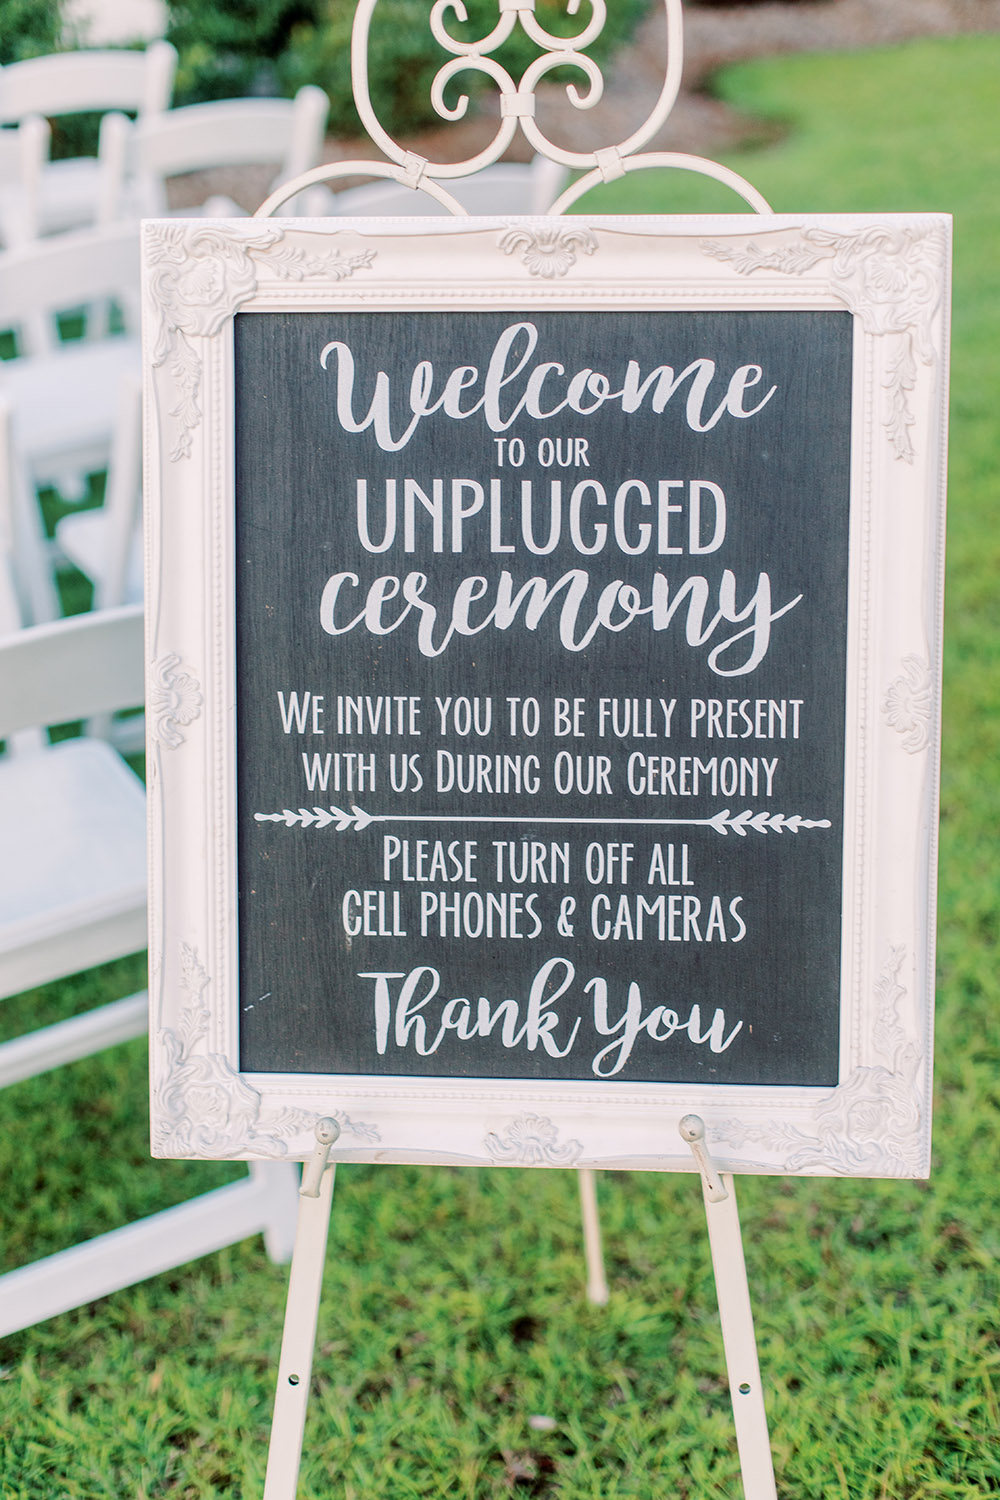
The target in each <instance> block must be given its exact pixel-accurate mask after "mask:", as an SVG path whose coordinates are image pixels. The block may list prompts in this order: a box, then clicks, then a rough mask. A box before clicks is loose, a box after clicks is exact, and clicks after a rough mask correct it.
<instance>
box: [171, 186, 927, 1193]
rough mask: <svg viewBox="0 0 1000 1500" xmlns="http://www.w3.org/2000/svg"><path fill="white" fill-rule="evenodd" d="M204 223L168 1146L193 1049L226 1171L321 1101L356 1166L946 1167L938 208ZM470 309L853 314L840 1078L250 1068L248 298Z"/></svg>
mask: <svg viewBox="0 0 1000 1500" xmlns="http://www.w3.org/2000/svg"><path fill="white" fill-rule="evenodd" d="M392 170H393V169H391V168H390V169H387V171H390V172H391V171H392ZM399 170H402V169H401V168H400V169H399ZM430 186H431V187H433V188H434V190H435V191H437V192H441V191H443V190H442V189H440V188H438V187H437V185H436V184H430ZM205 230H206V225H205V223H204V222H202V223H198V224H193V223H192V224H191V225H186V224H184V223H183V222H178V221H165V222H163V223H156V222H154V223H150V224H147V225H146V227H145V249H144V254H145V262H146V283H145V293H144V296H145V317H146V322H147V327H148V329H149V338H150V346H149V347H150V358H149V360H148V361H147V368H146V391H147V398H148V399H147V408H148V414H147V425H146V438H147V453H148V474H149V485H148V489H149V496H150V527H149V539H148V550H147V567H148V570H149V574H150V578H151V580H152V584H153V590H154V595H153V598H154V604H153V610H152V613H151V617H150V637H149V658H150V661H151V662H152V664H153V675H152V678H151V683H152V684H153V687H154V689H155V691H156V692H157V693H158V694H159V695H161V698H162V701H163V702H164V703H165V704H166V705H168V706H167V707H165V708H164V710H163V712H162V714H161V715H160V718H159V722H158V723H156V722H154V726H153V742H152V751H151V753H152V757H153V759H154V760H155V763H156V777H155V788H156V790H155V794H154V799H153V806H152V820H153V821H152V829H153V845H154V860H153V877H152V878H153V883H154V884H153V899H154V909H155V910H156V911H157V913H158V914H159V913H163V914H164V918H163V924H162V925H160V920H159V916H158V919H157V925H156V928H155V931H154V937H153V944H154V951H155V966H156V971H157V974H158V981H157V986H156V989H155V991H154V993H153V995H152V997H151V1003H152V1006H153V1014H154V1018H155V1021H154V1028H155V1035H154V1042H153V1047H154V1056H153V1069H154V1088H155V1099H154V1133H155V1141H156V1146H155V1149H156V1151H157V1153H158V1154H163V1155H167V1156H170V1155H175V1154H176V1155H186V1154H190V1153H191V1152H192V1150H193V1149H194V1148H193V1147H192V1145H191V1134H190V1133H189V1130H188V1125H187V1116H186V1115H185V1116H184V1117H183V1118H182V1115H181V1113H180V1112H179V1110H180V1105H179V1099H180V1097H181V1093H182V1091H181V1092H180V1093H179V1092H178V1088H177V1084H178V1081H179V1078H178V1066H179V1065H178V1062H177V1059H178V1057H183V1058H184V1059H185V1062H184V1064H183V1066H185V1067H186V1066H190V1065H193V1064H194V1063H195V1060H196V1059H197V1062H198V1065H199V1066H207V1067H212V1068H214V1069H216V1070H217V1075H218V1084H219V1088H218V1091H217V1094H216V1095H215V1097H214V1101H213V1104H212V1105H211V1107H210V1108H206V1106H205V1105H204V1103H201V1102H198V1101H196V1100H194V1099H192V1101H191V1109H192V1110H193V1112H194V1115H195V1117H196V1118H197V1119H198V1121H199V1125H200V1130H199V1139H200V1146H199V1147H198V1148H197V1149H198V1150H200V1151H202V1152H204V1154H206V1155H214V1154H222V1155H245V1156H247V1157H250V1158H252V1157H254V1156H255V1155H257V1154H258V1153H260V1152H261V1151H264V1150H267V1149H269V1148H270V1147H271V1145H272V1143H273V1141H274V1139H275V1138H276V1137H279V1138H280V1139H281V1141H282V1142H283V1144H284V1145H285V1146H286V1147H287V1149H288V1150H289V1152H290V1154H292V1155H294V1156H302V1155H304V1154H306V1153H307V1152H308V1150H309V1149H310V1145H309V1141H310V1138H311V1132H312V1125H313V1122H314V1120H315V1119H316V1117H317V1115H323V1114H328V1113H335V1112H336V1111H334V1110H333V1109H332V1107H331V1106H332V1104H333V1102H334V1101H336V1107H337V1110H339V1111H340V1112H341V1113H340V1115H338V1118H339V1119H340V1123H341V1125H342V1130H343V1134H342V1137H341V1140H340V1142H339V1143H338V1145H337V1148H336V1153H335V1154H336V1156H337V1159H338V1160H376V1159H378V1160H383V1161H388V1160H392V1161H416V1162H452V1163H463V1162H468V1163H479V1164H490V1163H499V1162H502V1163H509V1164H513V1165H518V1164H528V1163H531V1164H535V1165H563V1166H566V1165H575V1166H593V1167H596V1166H602V1167H616V1166H621V1167H626V1166H627V1167H633V1168H645V1169H650V1170H661V1171H663V1170H669V1171H673V1170H692V1167H693V1163H692V1162H691V1159H690V1157H689V1156H686V1155H685V1153H684V1152H683V1151H682V1150H681V1149H680V1142H679V1141H678V1144H677V1146H676V1147H671V1146H670V1145H664V1141H665V1140H667V1139H669V1138H671V1137H673V1135H674V1130H675V1128H676V1124H677V1122H678V1121H679V1120H680V1118H681V1117H682V1116H683V1115H685V1114H687V1113H689V1112H691V1111H692V1110H697V1112H698V1113H699V1114H700V1115H702V1117H703V1118H704V1120H705V1124H706V1128H707V1135H708V1141H709V1143H710V1145H711V1148H712V1151H713V1154H714V1155H715V1158H716V1160H717V1162H718V1165H719V1168H720V1170H722V1171H725V1172H773V1173H820V1174H847V1175H858V1176H872V1175H874V1176H879V1175H882V1176H919V1175H922V1174H924V1173H926V1171H927V1169H928V1162H929V1123H930V1091H929V1075H930V1058H931V1010H932V1000H933V927H934V924H933V905H934V852H935V822H936V791H935V787H936V767H937V741H938V726H939V714H940V691H939V680H940V609H941V570H942V556H943V476H944V451H945V438H944V432H945V426H944V412H945V402H946V395H947V306H948V275H949V234H950V225H949V221H948V220H947V218H946V217H944V216H940V215H874V216H865V215H830V216H803V215H764V214H759V215H755V216H753V217H752V218H748V217H747V216H745V215H744V216H738V215H737V216H723V215H719V216H709V217H685V218H680V219H670V218H663V219H658V218H628V217H619V218H601V217H582V216H581V217H578V218H574V219H573V220H572V221H568V220H565V219H559V218H552V219H526V220H522V221H519V222H517V223H516V224H513V225H512V224H511V222H510V221H509V220H506V219H503V218H500V219H493V218H490V217H480V218H476V219H466V220H420V219H411V220H407V221H405V222H403V221H399V222H396V221H388V220H377V219H371V220H338V221H336V222H335V223H334V224H331V223H330V221H310V220H265V219H259V220H256V221H251V222H249V223H244V224H237V223H235V222H234V221H216V222H214V223H212V224H211V233H210V234H206V232H205ZM543 269H544V272H545V274H543ZM462 308H470V309H471V308H492V309H501V310H502V309H511V310H516V311H517V312H518V313H520V314H524V313H527V312H530V311H531V310H532V309H536V308H537V309H553V308H556V309H569V310H574V309H576V310H586V309H591V308H594V309H614V308H623V309H633V310H636V309H638V310H641V309H645V308H649V309H664V310H671V309H690V308H703V309H707V310H719V311H724V310H727V309H734V310H735V309H740V308H764V309H767V308H774V309H788V310H794V309H797V308H808V309H815V308H820V309H822V308H831V309H846V310H847V311H849V312H850V313H851V315H852V317H853V319H854V329H855V354H856V357H855V376H854V403H853V410H854V437H853V444H852V455H853V456H852V466H853V467H852V482H851V484H852V514H853V515H854V516H855V527H854V532H853V535H852V554H851V558H852V560H851V573H850V579H849V639H848V658H849V661H850V663H851V666H850V670H849V678H848V702H847V709H848V721H849V725H850V728H849V731H848V739H847V746H846V750H847V756H846V761H847V767H848V779H847V796H846V808H845V813H846V843H845V848H846V850H847V854H846V858H845V863H844V907H843V911H844V925H843V930H844V943H843V955H842V1018H843V1038H842V1048H841V1056H842V1066H841V1076H840V1080H839V1082H838V1084H837V1086H836V1087H834V1088H833V1089H828V1088H827V1089H823V1088H817V1089H805V1088H783V1089H781V1090H777V1091H775V1090H769V1089H766V1088H753V1087H725V1086H720V1085H706V1086H704V1087H702V1088H695V1087H693V1086H691V1087H682V1086H674V1085H653V1084H650V1085H632V1084H628V1083H618V1084H615V1085H612V1086H609V1085H608V1084H606V1083H601V1082H599V1081H596V1080H595V1081H594V1082H592V1083H590V1082H585V1083H567V1084H557V1083H546V1084H532V1083H529V1082H524V1083H519V1082H490V1081H488V1080H482V1079H463V1080H457V1079H456V1080H452V1081H450V1082H443V1083H442V1082H441V1081H438V1080H421V1079H408V1080H406V1081H397V1080H391V1079H385V1078H378V1079H375V1078H363V1077H346V1076H343V1077H335V1078H334V1077H317V1076H309V1075H288V1076H272V1075H255V1076H254V1077H253V1078H252V1079H247V1078H243V1077H241V1076H240V1075H239V1072H238V1066H237V1054H236V1036H237V1004H238V1000H237V995H236V986H235V979H234V952H235V932H234V927H233V922H232V913H233V909H234V905H235V898H234V892H235V848H234V843H233V828H234V827H235V811H234V796H235V792H234V786H235V781H234V764H235V761H234V755H235V749H234V740H233V718H232V702H233V646H232V542H231V518H232V507H233V473H232V402H233V377H232V367H231V340H232V321H233V318H234V316H235V314H236V313H237V312H248V313H249V312H253V311H254V310H255V309H262V310H263V309H267V310H277V311H281V310H286V309H287V310H295V311H307V310H309V309H315V310H317V311H325V312H329V311H336V310H339V309H343V310H357V309H376V310H377V309H386V310H393V309H415V310H434V309H446V310H456V309H459V310H460V309H462ZM205 518H211V524H210V525H208V526H206V524H205ZM182 579H183V580H186V581H185V582H183V583H180V584H179V583H178V580H182ZM206 805H210V806H211V807H212V808H213V819H212V822H211V826H210V827H209V829H208V830H207V836H208V838H209V850H208V857H207V858H206V852H205V842H204V837H203V835H204V834H205V832H206V830H205V826H204V816H203V809H204V807H205V806H206ZM185 830H197V838H195V837H194V836H193V833H192V832H185ZM338 836H339V835H338ZM206 1002H207V1009H206V1008H205V1006H206ZM195 1017H197V1018H198V1020H197V1024H196V1025H195V1024H194V1018H195ZM182 1037H183V1038H184V1041H183V1042H181V1040H180V1039H181V1038H182ZM209 1060H211V1061H209ZM237 1095H238V1096H239V1099H240V1101H241V1103H240V1107H239V1109H237V1108H236V1107H235V1098H236V1096H237ZM247 1101H250V1106H251V1107H249V1108H248V1107H247ZM671 1120H672V1121H673V1128H671V1124H670V1122H671ZM665 1127H666V1128H665Z"/></svg>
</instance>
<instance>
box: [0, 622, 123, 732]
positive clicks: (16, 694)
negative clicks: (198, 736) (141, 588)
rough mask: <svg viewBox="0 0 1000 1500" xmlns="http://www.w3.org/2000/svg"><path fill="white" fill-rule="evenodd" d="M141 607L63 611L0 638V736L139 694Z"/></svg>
mask: <svg viewBox="0 0 1000 1500" xmlns="http://www.w3.org/2000/svg"><path fill="white" fill-rule="evenodd" d="M143 659H144V651H143V609H142V605H141V604H126V605H122V606H121V607H120V608H118V609H100V610H94V611H92V612H91V613H90V614H84V615H71V616H69V618H67V619H63V620H53V621H51V622H49V623H48V624H45V625H32V626H29V627H28V628H27V629H25V630H19V631H16V632H15V633H14V634H12V635H8V636H7V637H5V638H4V639H2V640H0V738H3V739H6V738H8V737H9V736H11V735H14V734H16V733H17V731H18V730H21V729H29V728H32V727H33V726H34V725H37V724H64V723H70V722H72V721H74V720H76V719H85V718H88V717H90V716H91V715H93V714H103V713H112V712H114V710H115V709H119V708H134V707H135V706H136V705H137V704H140V703H142V701H143Z"/></svg>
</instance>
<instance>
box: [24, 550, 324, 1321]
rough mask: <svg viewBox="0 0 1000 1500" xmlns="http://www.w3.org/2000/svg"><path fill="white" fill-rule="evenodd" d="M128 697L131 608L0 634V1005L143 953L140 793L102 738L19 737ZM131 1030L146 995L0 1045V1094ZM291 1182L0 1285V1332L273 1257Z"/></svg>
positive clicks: (241, 1194)
mask: <svg viewBox="0 0 1000 1500" xmlns="http://www.w3.org/2000/svg"><path fill="white" fill-rule="evenodd" d="M2 561H3V550H2V548H0V562H2ZM0 584H2V579H0ZM0 606H2V597H0ZM143 687H144V681H143V618H142V608H141V606H132V607H125V608H121V609H116V610H106V611H99V612H97V613H94V614H87V615H76V616H73V617H72V618H70V619H66V620H59V621H54V622H51V623H49V624H45V625H40V626H36V627H31V628H26V629H20V630H18V629H14V630H13V631H12V633H10V634H5V635H4V636H3V638H2V639H0V740H4V741H6V743H7V753H5V754H4V755H2V756H0V829H2V832H3V859H2V861H0V997H2V996H6V995H11V994H16V993H19V992H20V991H22V990H25V989H28V988H31V987H34V986H36V985H39V984H44V983H46V982H48V981H49V980H53V979H58V978H61V977H62V976H64V975H66V974H72V973H75V972H77V971H79V970H81V969H85V968H89V967H92V966H93V965H96V964H100V963H104V962H107V961H108V960H109V959H112V958H118V957H121V956H122V955H124V954H127V953H134V952H136V951H138V950H141V949H142V948H143V947H144V946H145V943H146V809H145V795H144V791H143V787H142V783H141V782H140V781H139V779H138V777H137V776H135V774H134V773H133V772H132V771H131V770H130V769H129V767H128V766H126V765H125V763H124V761H122V760H121V758H120V757H119V756H118V755H117V754H116V753H115V751H114V750H112V748H111V747H110V745H108V744H107V743H105V742H104V741H100V740H94V739H91V738H89V737H87V736H82V737H79V738H73V739H68V740H64V741H62V742H60V743H58V744H56V745H53V746H49V745H48V743H47V742H46V741H45V739H44V738H43V737H42V736H41V735H38V734H32V733H31V732H30V731H31V729H32V726H37V725H46V724H52V723H60V724H61V723H66V722H69V721H73V720H76V719H80V718H85V717H87V716H88V715H90V714H93V713H107V712H110V711H111V710H113V709H117V708H122V707H131V706H132V705H133V704H135V703H139V702H141V701H142V695H143ZM147 1021H148V1002H147V997H146V995H145V994H140V995H131V996H127V997H126V998H124V999H121V1000H117V1001H112V1002H110V1003H109V1004H106V1005H103V1006H100V1007H98V1008H96V1009H94V1010H92V1011H90V1012H88V1013H85V1014H83V1015H80V1016H76V1017H74V1018H72V1019H70V1020H67V1021H63V1022H59V1023H57V1024H55V1025H52V1026H48V1027H44V1028H40V1029H38V1030H36V1031H34V1032H30V1033H28V1034H27V1035H24V1036H21V1037H17V1038H14V1039H12V1040H10V1041H7V1042H4V1043H3V1044H2V1045H0V1087H6V1086H8V1085H12V1084H16V1083H18V1082H20V1081H22V1080H23V1079H26V1078H31V1077H34V1076H36V1075H37V1074H40V1073H45V1072H48V1071H50V1070H51V1069H54V1068H58V1067H62V1066H64V1065H65V1064H67V1063H72V1062H75V1061H77V1060H78V1059H80V1058H84V1057H88V1056H90V1055H92V1054H93V1053H95V1052H99V1051H103V1050H104V1049H105V1048H106V1047H111V1046H115V1045H117V1044H119V1043H120V1042H124V1041H128V1040H130V1039H132V1038H134V1037H138V1036H141V1035H142V1034H143V1032H144V1031H145V1030H146V1026H147ZM275 1154H276V1155H280V1153H275ZM297 1180H298V1172H297V1169H296V1167H295V1165H294V1163H292V1162H289V1161H281V1160H272V1161H268V1162H264V1163H255V1164H254V1165H253V1166H252V1168H251V1171H250V1175H249V1177H248V1178H246V1179H245V1180H244V1181H242V1182H237V1183H234V1184H233V1185H232V1186H230V1187H227V1188H225V1189H222V1190H220V1191H219V1192H218V1193H210V1194H207V1195H204V1196H203V1197H201V1198H197V1199H194V1200H192V1201H191V1202H189V1203H186V1204H182V1205H181V1206H180V1207H178V1208H174V1209H171V1210H168V1211H167V1212H165V1213H163V1214H157V1215H154V1216H152V1217H151V1218H149V1219H146V1220H143V1221H141V1222H139V1223H135V1224H130V1225H126V1226H124V1227H122V1228H121V1229H116V1230H113V1231H111V1232H109V1233H108V1234H106V1235H102V1236H100V1237H99V1238H97V1239H95V1240H91V1241H88V1242H87V1243H85V1244H82V1245H76V1246H72V1247H70V1248H68V1249H66V1250H63V1251H59V1252H58V1253H56V1254H54V1255H51V1256H48V1257H46V1258H45V1259H44V1260H41V1261H37V1262H35V1263H34V1264H33V1265H29V1266H24V1267H21V1268H19V1269H17V1270H15V1271H10V1272H8V1273H6V1274H5V1275H4V1276H0V1332H2V1333H10V1332H13V1331H14V1330H15V1329H18V1328H25V1327H28V1326H29V1325H30V1324H32V1323H37V1322H40V1321H42V1320H43V1319H45V1318H49V1317H53V1316H55V1314H57V1313H59V1312H64V1311H66V1310H67V1309H68V1308H71V1307H78V1306H80V1305H81V1304H82V1303H85V1302H88V1301H91V1300H93V1298H95V1297H100V1296H105V1295H106V1294H107V1293H109V1292H112V1291H116V1290H118V1289H119V1288H121V1287H125V1286H130V1285H132V1284H133V1283H134V1282H136V1281H141V1280H143V1279H144V1278H146V1277H148V1276H153V1275H155V1274H157V1273H158V1272H159V1271H161V1270H164V1269H166V1268H168V1267H171V1266H175V1265H182V1264H183V1263H184V1262H185V1261H188V1260H190V1259H192V1258H193V1257H194V1256H196V1255H205V1254H208V1253H209V1252H210V1251H212V1250H215V1249H217V1248H219V1247H220V1246H222V1245H230V1244H234V1243H236V1242H237V1241H238V1240H240V1239H243V1238H244V1237H245V1236H246V1235H248V1234H255V1233H257V1232H258V1231H263V1232H264V1234H265V1242H266V1245H267V1249H268V1252H269V1253H270V1254H271V1255H272V1258H275V1259H281V1260H284V1259H287V1257H288V1254H289V1253H290V1250H291V1245H290V1235H291V1230H292V1225H293V1223H294V1211H295V1193H296V1187H297Z"/></svg>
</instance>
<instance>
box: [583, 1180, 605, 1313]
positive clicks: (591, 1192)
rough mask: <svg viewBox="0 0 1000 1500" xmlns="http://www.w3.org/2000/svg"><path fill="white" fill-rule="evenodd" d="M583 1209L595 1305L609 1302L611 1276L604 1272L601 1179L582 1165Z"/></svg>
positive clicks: (590, 1291) (590, 1298)
mask: <svg viewBox="0 0 1000 1500" xmlns="http://www.w3.org/2000/svg"><path fill="white" fill-rule="evenodd" d="M577 1176H578V1178H579V1180H580V1208H581V1210H582V1212H583V1248H584V1254H585V1256H586V1259H587V1300H588V1302H592V1303H593V1304H594V1306H595V1307H604V1306H606V1304H607V1301H608V1296H609V1293H608V1278H607V1276H606V1274H605V1271H604V1250H603V1248H602V1245H601V1220H600V1215H599V1214H598V1210H597V1178H596V1175H595V1173H594V1170H593V1168H592V1167H580V1168H579V1170H578V1172H577Z"/></svg>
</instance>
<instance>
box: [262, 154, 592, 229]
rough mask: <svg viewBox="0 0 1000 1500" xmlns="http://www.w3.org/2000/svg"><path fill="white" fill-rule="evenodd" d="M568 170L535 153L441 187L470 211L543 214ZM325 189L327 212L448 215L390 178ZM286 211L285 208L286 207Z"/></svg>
mask: <svg viewBox="0 0 1000 1500" xmlns="http://www.w3.org/2000/svg"><path fill="white" fill-rule="evenodd" d="M568 177H569V172H568V170H567V168H566V167H564V166H561V165H560V163H559V162H554V161H549V159H548V157H546V156H535V157H533V158H532V160H531V161H530V162H508V161H502V162H497V163H496V164H495V165H494V166H492V167H484V168H483V169H482V171H480V172H477V173H476V175H475V176H474V177H458V178H455V179H454V180H452V179H451V178H448V179H447V180H445V181H443V182H442V184H441V185H442V187H445V188H447V189H448V192H449V193H451V195H452V197H453V198H457V199H458V201H459V203H461V205H462V207H463V208H464V209H465V210H466V212H467V213H470V214H544V213H547V212H548V210H549V208H550V207H551V206H552V204H553V203H554V202H555V200H556V198H558V196H559V194H560V193H561V192H562V190H563V188H564V187H565V185H566V182H567V179H568ZM322 191H323V192H324V195H325V197H324V203H323V206H322V208H321V209H319V210H314V211H318V212H322V213H324V214H338V215H339V214H351V215H357V216H359V217H364V216H365V215H368V214H372V215H376V216H378V215H383V214H384V215H387V216H388V215H394V216H395V215H403V216H404V217H413V216H414V215H416V214H447V213H448V210H447V209H446V208H445V206H444V204H442V203H438V202H436V201H435V200H434V199H433V198H431V197H430V196H429V195H428V194H427V193H420V192H414V190H413V189H412V188H408V187H405V186H404V185H403V184H402V183H399V182H393V181H391V180H388V179H385V180H382V181H380V182H370V183H365V184H364V186H363V187H355V188H345V189H344V190H343V191H342V192H339V193H331V192H329V190H327V189H323V190H322ZM282 212H284V209H282Z"/></svg>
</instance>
